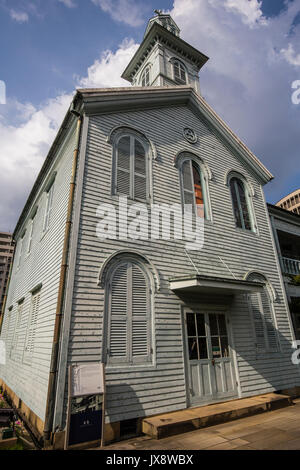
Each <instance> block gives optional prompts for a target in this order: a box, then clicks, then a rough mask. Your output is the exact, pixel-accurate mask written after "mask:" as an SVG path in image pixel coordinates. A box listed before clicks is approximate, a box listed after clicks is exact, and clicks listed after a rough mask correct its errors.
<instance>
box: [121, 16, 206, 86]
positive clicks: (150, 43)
mask: <svg viewBox="0 0 300 470" xmlns="http://www.w3.org/2000/svg"><path fill="white" fill-rule="evenodd" d="M158 41H160V42H163V43H164V44H166V45H167V46H168V47H170V48H171V49H173V50H174V51H176V52H177V53H179V54H181V55H182V56H183V57H186V58H187V59H189V60H190V61H191V62H193V63H194V64H195V65H196V66H197V67H198V71H199V70H200V69H201V68H202V67H203V65H204V64H205V63H206V62H207V61H208V59H209V57H207V56H206V55H204V54H202V52H200V51H198V50H197V49H195V48H194V47H193V46H191V45H190V44H188V43H187V42H185V41H184V40H183V39H181V38H180V37H179V36H175V35H174V34H172V33H171V32H170V31H168V30H167V29H166V28H164V27H163V26H161V25H160V24H158V23H153V25H152V26H151V28H150V30H149V31H148V33H147V34H146V36H145V37H144V39H143V41H142V43H141V44H140V47H139V48H138V50H137V51H136V53H135V54H134V56H133V57H132V59H131V61H130V62H129V64H128V65H127V67H126V69H125V70H124V72H123V74H122V78H124V79H125V80H128V81H129V82H132V78H133V76H134V75H135V73H136V72H137V70H138V69H139V68H140V67H141V65H142V64H143V63H144V61H145V60H146V59H147V57H148V55H149V53H150V51H151V50H152V49H153V47H154V46H155V44H156V43H157V42H158Z"/></svg>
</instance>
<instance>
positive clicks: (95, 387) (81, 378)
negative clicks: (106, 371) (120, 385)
mask: <svg viewBox="0 0 300 470" xmlns="http://www.w3.org/2000/svg"><path fill="white" fill-rule="evenodd" d="M100 393H104V380H103V364H99V363H98V364H81V365H80V366H73V368H72V383H71V396H72V397H79V396H82V395H97V394H100Z"/></svg>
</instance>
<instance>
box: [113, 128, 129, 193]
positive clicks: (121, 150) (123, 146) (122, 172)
mask: <svg viewBox="0 0 300 470" xmlns="http://www.w3.org/2000/svg"><path fill="white" fill-rule="evenodd" d="M130 160H131V158H130V137H129V136H124V137H122V138H121V139H120V140H119V142H118V146H117V171H116V175H117V176H116V191H117V193H119V194H124V195H126V196H130V195H131V194H130V167H131V164H130Z"/></svg>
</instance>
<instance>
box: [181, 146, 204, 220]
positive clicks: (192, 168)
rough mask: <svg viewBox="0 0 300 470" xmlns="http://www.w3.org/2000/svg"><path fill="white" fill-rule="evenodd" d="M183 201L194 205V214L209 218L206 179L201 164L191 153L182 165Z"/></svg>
mask: <svg viewBox="0 0 300 470" xmlns="http://www.w3.org/2000/svg"><path fill="white" fill-rule="evenodd" d="M180 182H181V193H182V203H183V204H184V205H185V204H187V205H192V207H193V212H194V214H197V215H198V216H199V217H205V218H208V208H207V191H206V181H205V178H204V175H203V171H202V170H201V168H200V166H199V164H198V163H197V162H196V161H195V160H194V159H193V157H192V156H191V155H189V154H185V155H184V156H183V159H182V162H181V166H180Z"/></svg>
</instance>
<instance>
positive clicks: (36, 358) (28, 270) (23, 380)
mask: <svg viewBox="0 0 300 470" xmlns="http://www.w3.org/2000/svg"><path fill="white" fill-rule="evenodd" d="M74 142H75V130H74V127H73V128H72V129H71V130H70V131H69V134H68V136H67V137H66V138H65V141H64V142H63V143H62V145H61V147H60V149H59V151H58V153H57V155H56V156H55V159H54V164H53V166H52V168H51V171H49V173H48V174H47V175H46V176H45V183H46V184H47V179H49V177H50V179H51V177H52V175H53V173H54V172H56V177H55V181H54V194H53V206H52V213H51V219H50V226H49V229H48V231H47V232H46V233H45V234H43V222H44V213H45V207H46V193H45V192H44V191H42V190H41V189H44V188H43V186H42V187H41V188H40V191H39V193H38V194H37V196H36V200H35V202H34V204H33V205H32V209H33V208H34V207H35V206H38V210H37V213H36V216H35V222H34V229H33V238H32V244H31V253H30V254H29V255H27V253H26V252H27V243H28V234H29V229H30V217H27V219H26V220H25V222H24V226H23V228H22V229H21V230H20V231H19V235H20V234H21V235H22V233H23V230H24V229H25V228H26V234H25V239H24V244H23V254H22V257H21V263H20V268H19V269H17V258H18V257H15V261H14V265H13V269H12V277H11V283H10V286H9V290H8V297H7V303H6V311H5V316H4V324H3V329H2V334H1V339H2V338H4V340H6V333H5V330H6V323H7V311H8V308H9V307H10V306H13V318H12V328H13V327H14V322H15V318H16V312H17V302H18V301H19V300H20V299H21V298H22V297H24V298H25V300H24V305H23V311H22V317H21V324H20V333H19V339H18V343H17V347H16V349H15V352H14V356H13V358H9V357H7V362H6V366H1V365H0V377H1V378H2V379H3V380H4V382H5V383H6V384H7V385H8V386H9V387H10V388H11V389H12V390H13V391H14V392H15V393H16V395H17V396H18V397H19V398H21V400H22V401H23V402H24V403H25V404H26V405H27V406H28V407H29V408H30V409H31V410H32V411H33V412H34V413H35V414H36V415H37V416H38V417H39V418H41V419H42V420H44V417H45V409H46V398H47V389H48V378H49V367H50V359H51V352H52V339H53V331H54V321H55V311H56V303H57V293H58V283H59V276H60V267H61V256H62V247H63V239H64V231H65V220H66V213H67V204H68V194H69V184H70V177H71V168H72V154H73V150H74ZM32 209H30V211H29V214H30V213H31V212H32ZM19 239H20V236H19V237H18V239H17V240H16V242H17V254H18V244H19ZM40 283H42V288H41V293H40V296H41V297H40V304H39V311H38V318H37V325H36V331H35V341H34V351H33V356H32V360H31V364H27V363H25V362H24V360H23V351H24V344H25V340H26V332H27V327H28V317H29V312H30V306H31V292H30V291H31V290H32V289H33V288H35V287H36V286H38V285H39V284H40ZM6 342H7V341H6ZM7 346H8V347H10V342H9V341H8V342H7Z"/></svg>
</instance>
